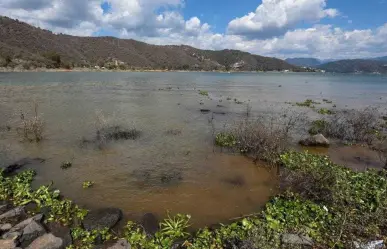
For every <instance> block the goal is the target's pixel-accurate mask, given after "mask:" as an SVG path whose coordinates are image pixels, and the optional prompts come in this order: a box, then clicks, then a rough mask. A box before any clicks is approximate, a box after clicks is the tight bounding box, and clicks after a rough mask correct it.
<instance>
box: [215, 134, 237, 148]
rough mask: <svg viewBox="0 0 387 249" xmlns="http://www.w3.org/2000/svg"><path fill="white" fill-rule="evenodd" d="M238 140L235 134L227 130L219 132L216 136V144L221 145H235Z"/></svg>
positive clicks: (229, 146)
mask: <svg viewBox="0 0 387 249" xmlns="http://www.w3.org/2000/svg"><path fill="white" fill-rule="evenodd" d="M236 143H237V141H236V139H235V137H234V135H232V134H230V133H226V132H221V133H218V134H217V135H216V137H215V144H216V145H217V146H220V147H226V148H227V147H228V148H231V147H234V146H235V145H236Z"/></svg>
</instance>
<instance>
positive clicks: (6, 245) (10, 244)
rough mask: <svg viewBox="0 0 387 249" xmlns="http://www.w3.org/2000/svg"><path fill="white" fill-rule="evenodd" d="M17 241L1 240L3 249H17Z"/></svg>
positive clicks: (0, 246) (0, 243)
mask: <svg viewBox="0 0 387 249" xmlns="http://www.w3.org/2000/svg"><path fill="white" fill-rule="evenodd" d="M17 244H18V243H17V241H15V240H13V239H7V240H0V248H1V249H15V248H16V247H17Z"/></svg>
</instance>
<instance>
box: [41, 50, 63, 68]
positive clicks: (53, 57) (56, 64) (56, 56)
mask: <svg viewBox="0 0 387 249" xmlns="http://www.w3.org/2000/svg"><path fill="white" fill-rule="evenodd" d="M44 57H46V58H47V59H49V60H51V61H52V62H53V63H54V67H56V68H59V67H60V66H61V62H62V61H61V58H60V54H58V53H56V52H49V53H46V54H45V55H44Z"/></svg>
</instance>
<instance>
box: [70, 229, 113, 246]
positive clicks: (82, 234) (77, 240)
mask: <svg viewBox="0 0 387 249" xmlns="http://www.w3.org/2000/svg"><path fill="white" fill-rule="evenodd" d="M71 236H72V238H73V240H74V244H73V245H71V246H69V247H67V249H92V248H95V241H96V240H97V238H100V239H101V240H102V242H104V241H107V240H111V239H113V237H114V236H113V234H112V233H111V232H110V231H109V228H104V229H100V230H98V229H94V230H91V231H88V230H85V229H83V228H80V227H76V228H73V229H71Z"/></svg>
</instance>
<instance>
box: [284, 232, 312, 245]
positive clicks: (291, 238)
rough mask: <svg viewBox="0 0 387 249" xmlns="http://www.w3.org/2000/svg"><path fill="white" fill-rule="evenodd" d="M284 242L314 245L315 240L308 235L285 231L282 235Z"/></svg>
mask: <svg viewBox="0 0 387 249" xmlns="http://www.w3.org/2000/svg"><path fill="white" fill-rule="evenodd" d="M281 241H282V243H286V244H295V245H307V246H313V240H312V239H311V238H309V237H308V236H303V235H298V234H292V233H285V234H283V235H282V237H281Z"/></svg>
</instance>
